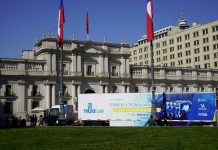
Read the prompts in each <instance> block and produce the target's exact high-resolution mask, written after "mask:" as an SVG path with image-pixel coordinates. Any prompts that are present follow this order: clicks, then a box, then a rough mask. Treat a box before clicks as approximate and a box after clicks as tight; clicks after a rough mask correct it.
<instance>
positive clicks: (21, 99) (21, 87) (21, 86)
mask: <svg viewBox="0 0 218 150" xmlns="http://www.w3.org/2000/svg"><path fill="white" fill-rule="evenodd" d="M12 91H13V90H12ZM18 91H19V92H18V103H17V108H18V110H17V111H18V112H19V113H24V112H25V111H27V101H26V87H25V81H21V80H19V81H18Z"/></svg>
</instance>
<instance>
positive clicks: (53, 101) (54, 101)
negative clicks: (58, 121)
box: [52, 84, 56, 106]
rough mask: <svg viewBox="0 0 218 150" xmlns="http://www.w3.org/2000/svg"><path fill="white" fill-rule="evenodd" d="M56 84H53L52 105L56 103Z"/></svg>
mask: <svg viewBox="0 0 218 150" xmlns="http://www.w3.org/2000/svg"><path fill="white" fill-rule="evenodd" d="M55 87H56V86H55V84H53V85H52V106H53V105H56V90H55Z"/></svg>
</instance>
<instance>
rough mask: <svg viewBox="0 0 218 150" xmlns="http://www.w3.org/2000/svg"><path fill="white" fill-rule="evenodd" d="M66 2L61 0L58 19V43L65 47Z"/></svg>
mask: <svg viewBox="0 0 218 150" xmlns="http://www.w3.org/2000/svg"><path fill="white" fill-rule="evenodd" d="M64 22H65V18H64V3H63V0H60V9H59V19H58V39H57V43H58V45H59V47H61V48H63V28H64Z"/></svg>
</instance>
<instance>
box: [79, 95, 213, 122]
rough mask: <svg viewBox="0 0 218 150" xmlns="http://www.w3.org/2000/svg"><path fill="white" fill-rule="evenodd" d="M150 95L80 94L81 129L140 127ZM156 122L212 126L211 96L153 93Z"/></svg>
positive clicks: (149, 102)
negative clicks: (166, 121)
mask: <svg viewBox="0 0 218 150" xmlns="http://www.w3.org/2000/svg"><path fill="white" fill-rule="evenodd" d="M151 96H152V95H151V93H108V94H80V95H79V97H78V119H79V120H80V121H81V122H82V123H83V125H110V126H144V125H145V123H146V122H147V120H148V119H149V117H150V115H151V106H152V105H151V99H152V97H151ZM155 101H156V110H157V118H160V119H167V120H168V121H170V122H172V124H174V123H175V125H191V124H193V123H194V124H195V125H196V124H199V125H204V124H210V123H215V117H216V116H215V114H216V109H215V101H216V100H215V94H214V93H156V94H155Z"/></svg>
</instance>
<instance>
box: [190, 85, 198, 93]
mask: <svg viewBox="0 0 218 150" xmlns="http://www.w3.org/2000/svg"><path fill="white" fill-rule="evenodd" d="M191 92H198V85H197V84H193V85H192V90H191Z"/></svg>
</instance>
